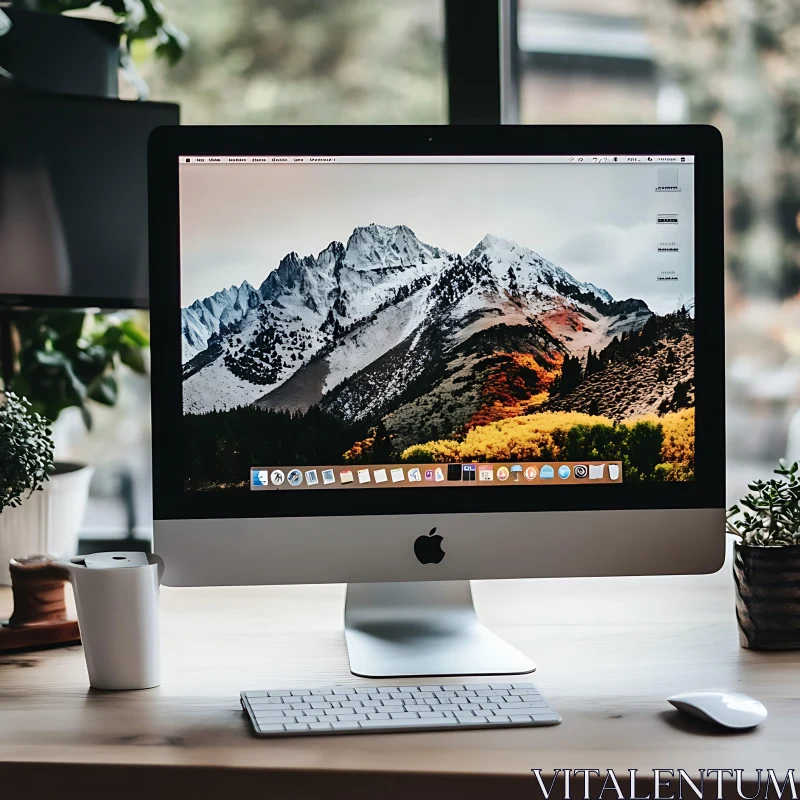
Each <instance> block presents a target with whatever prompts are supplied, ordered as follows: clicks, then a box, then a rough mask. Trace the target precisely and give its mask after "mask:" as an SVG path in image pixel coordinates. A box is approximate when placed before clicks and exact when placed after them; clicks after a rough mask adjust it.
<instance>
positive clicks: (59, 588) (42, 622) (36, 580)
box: [0, 556, 80, 652]
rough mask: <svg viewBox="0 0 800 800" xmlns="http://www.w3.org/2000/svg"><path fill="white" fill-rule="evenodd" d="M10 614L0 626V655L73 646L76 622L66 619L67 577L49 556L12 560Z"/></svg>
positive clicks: (78, 639)
mask: <svg viewBox="0 0 800 800" xmlns="http://www.w3.org/2000/svg"><path fill="white" fill-rule="evenodd" d="M9 571H10V573H11V590H12V594H13V597H14V612H13V614H12V615H11V618H10V619H9V620H8V622H4V623H0V652H8V651H10V650H22V649H26V650H27V649H37V648H41V647H53V646H57V645H67V644H77V643H79V642H80V632H79V630H78V622H77V620H71V619H67V606H66V602H65V600H64V584H65V583H66V582H67V581H68V580H69V573H68V572H67V570H66V569H64V568H63V567H60V566H59V565H58V564H57V563H56V562H55V561H54V560H53V558H52V557H50V556H31V557H30V558H19V559H17V558H12V559H11V561H10V564H9Z"/></svg>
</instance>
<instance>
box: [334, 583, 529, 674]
mask: <svg viewBox="0 0 800 800" xmlns="http://www.w3.org/2000/svg"><path fill="white" fill-rule="evenodd" d="M344 631H345V637H346V639H347V652H348V655H349V658H350V671H351V672H352V673H353V674H355V675H361V676H363V677H365V678H399V677H406V676H408V677H411V676H423V675H521V674H524V673H526V672H533V671H534V670H535V669H536V665H535V664H534V663H533V661H531V660H530V659H529V658H528V657H527V656H524V655H523V654H522V653H520V652H519V651H518V650H516V649H515V648H513V647H512V646H511V645H510V644H508V643H507V642H505V641H503V640H502V639H501V638H500V637H499V636H497V635H496V634H494V633H492V632H491V631H490V630H488V628H485V627H484V626H483V625H481V623H480V622H479V621H478V616H477V614H476V613H475V607H474V605H473V604H472V591H471V589H470V584H469V581H430V582H417V583H351V584H348V586H347V601H346V603H345V612H344Z"/></svg>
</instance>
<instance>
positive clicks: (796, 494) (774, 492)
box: [727, 461, 800, 547]
mask: <svg viewBox="0 0 800 800" xmlns="http://www.w3.org/2000/svg"><path fill="white" fill-rule="evenodd" d="M798 470H800V464H798V463H797V462H796V461H795V462H794V464H792V465H791V466H786V465H785V464H784V463H783V462H782V461H781V462H780V465H779V466H778V469H776V470H775V474H776V475H780V476H781V477H780V478H771V479H770V480H768V481H754V482H753V483H751V484H749V485H748V487H747V488H748V489H750V492H751V493H750V494H746V495H745V496H744V497H743V498H742V499H741V500H740V501H739V504H738V505H734V506H731V507H730V508H729V509H728V515H727V529H728V533H732V534H733V535H734V536H738V537H739V538H740V539H741V540H742V542H743V543H744V544H748V545H755V546H757V547H782V546H786V545H792V544H800V476H798Z"/></svg>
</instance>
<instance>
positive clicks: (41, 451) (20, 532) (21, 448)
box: [0, 392, 54, 584]
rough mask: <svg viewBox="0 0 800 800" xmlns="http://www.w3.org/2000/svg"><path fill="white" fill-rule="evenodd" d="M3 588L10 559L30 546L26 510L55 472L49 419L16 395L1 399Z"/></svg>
mask: <svg viewBox="0 0 800 800" xmlns="http://www.w3.org/2000/svg"><path fill="white" fill-rule="evenodd" d="M0 402H1V403H2V404H1V405H0V584H3V583H9V573H8V562H9V559H10V558H12V557H14V556H16V555H19V554H20V552H22V551H23V550H27V549H28V548H29V547H30V546H31V542H30V541H29V539H30V536H29V533H30V529H29V525H28V521H29V520H28V517H29V515H28V514H27V513H26V512H27V510H28V509H27V506H28V504H29V503H32V505H33V506H36V505H37V503H36V501H37V500H38V497H36V498H34V496H35V495H36V494H37V493H40V492H41V491H42V489H43V488H44V486H45V482H46V481H47V480H48V479H49V477H50V474H51V472H52V471H53V469H54V464H53V437H52V433H51V430H50V427H49V424H48V422H47V420H46V419H44V418H43V417H42V416H41V415H39V414H37V413H36V412H35V411H33V410H32V409H31V404H30V403H29V402H28V401H27V400H25V399H24V398H19V397H17V396H16V395H15V394H14V393H13V392H6V393H4V394H2V395H0Z"/></svg>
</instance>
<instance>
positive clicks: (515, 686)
mask: <svg viewBox="0 0 800 800" xmlns="http://www.w3.org/2000/svg"><path fill="white" fill-rule="evenodd" d="M511 688H512V689H534V690H535V689H536V687H535V686H534V685H533V684H532V683H512V684H511Z"/></svg>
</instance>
